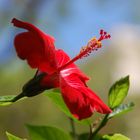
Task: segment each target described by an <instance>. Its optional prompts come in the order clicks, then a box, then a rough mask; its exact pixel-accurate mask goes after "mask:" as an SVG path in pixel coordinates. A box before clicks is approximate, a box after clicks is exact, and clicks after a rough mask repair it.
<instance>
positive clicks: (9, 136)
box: [6, 132, 27, 140]
mask: <svg viewBox="0 0 140 140" xmlns="http://www.w3.org/2000/svg"><path fill="white" fill-rule="evenodd" d="M6 135H7V137H8V140H27V139H21V138H19V137H17V136H14V135H12V134H10V133H8V132H6Z"/></svg>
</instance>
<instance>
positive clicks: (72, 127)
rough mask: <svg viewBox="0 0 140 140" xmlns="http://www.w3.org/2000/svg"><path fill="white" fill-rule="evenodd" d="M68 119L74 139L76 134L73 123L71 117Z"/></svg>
mask: <svg viewBox="0 0 140 140" xmlns="http://www.w3.org/2000/svg"><path fill="white" fill-rule="evenodd" d="M69 119H70V125H71V130H72V135H73V137H74V139H75V140H76V138H77V135H76V130H75V124H74V121H73V119H71V118H69Z"/></svg>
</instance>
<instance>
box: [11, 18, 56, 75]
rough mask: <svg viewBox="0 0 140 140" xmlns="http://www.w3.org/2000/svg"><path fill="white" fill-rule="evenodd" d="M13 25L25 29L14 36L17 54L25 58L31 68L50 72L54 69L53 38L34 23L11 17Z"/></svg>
mask: <svg viewBox="0 0 140 140" xmlns="http://www.w3.org/2000/svg"><path fill="white" fill-rule="evenodd" d="M12 23H13V24H14V26H16V27H19V28H24V29H27V30H28V32H23V33H20V34H18V35H17V36H16V37H15V40H14V44H15V48H16V51H17V54H18V56H19V57H20V58H21V59H26V60H27V61H28V63H29V65H30V66H31V67H32V68H38V69H39V70H41V71H44V72H47V73H50V72H52V71H53V70H55V69H56V63H55V46H54V39H53V38H52V37H51V36H49V35H47V34H45V33H43V32H42V31H41V30H39V29H38V28H37V27H35V26H34V25H32V24H30V23H27V22H23V21H20V20H17V19H15V18H14V19H13V20H12Z"/></svg>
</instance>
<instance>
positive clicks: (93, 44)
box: [57, 30, 111, 72]
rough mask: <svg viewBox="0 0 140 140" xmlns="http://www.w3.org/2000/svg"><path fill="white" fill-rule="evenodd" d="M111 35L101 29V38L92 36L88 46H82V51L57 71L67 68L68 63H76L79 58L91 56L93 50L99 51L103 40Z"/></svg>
mask: <svg viewBox="0 0 140 140" xmlns="http://www.w3.org/2000/svg"><path fill="white" fill-rule="evenodd" d="M110 37H111V36H110V34H108V33H107V32H105V31H104V30H100V37H99V39H96V38H92V39H91V40H90V41H89V42H88V44H87V46H85V47H82V49H81V51H80V53H79V54H78V55H77V56H76V57H74V58H73V59H71V60H70V61H68V62H67V63H66V64H65V65H63V66H61V67H60V68H58V69H57V72H58V71H60V70H62V69H64V68H66V67H67V66H68V65H70V64H72V63H74V62H75V61H77V60H78V59H81V58H83V57H87V56H89V54H90V53H91V52H92V51H97V50H98V49H99V48H101V47H102V43H101V41H102V40H104V39H109V38H110Z"/></svg>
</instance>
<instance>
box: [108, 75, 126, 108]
mask: <svg viewBox="0 0 140 140" xmlns="http://www.w3.org/2000/svg"><path fill="white" fill-rule="evenodd" d="M128 89H129V76H126V77H124V78H121V79H120V80H119V81H117V82H116V83H114V84H113V85H112V87H111V88H110V90H109V106H110V108H112V109H114V108H115V107H117V106H119V105H120V104H121V103H122V102H123V100H124V98H125V97H126V96H127V93H128Z"/></svg>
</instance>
